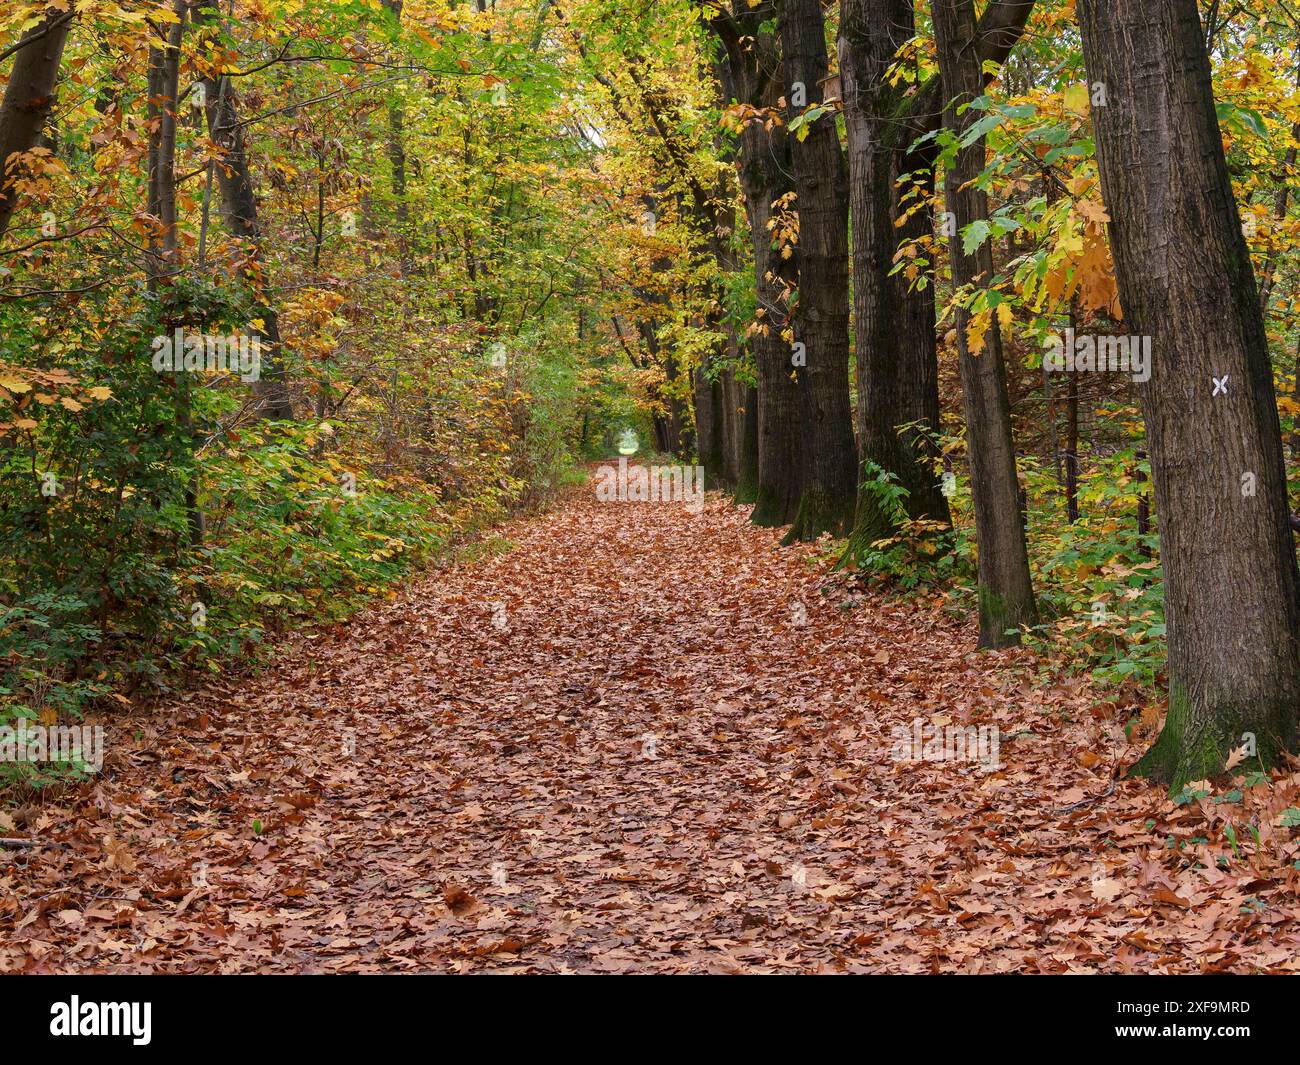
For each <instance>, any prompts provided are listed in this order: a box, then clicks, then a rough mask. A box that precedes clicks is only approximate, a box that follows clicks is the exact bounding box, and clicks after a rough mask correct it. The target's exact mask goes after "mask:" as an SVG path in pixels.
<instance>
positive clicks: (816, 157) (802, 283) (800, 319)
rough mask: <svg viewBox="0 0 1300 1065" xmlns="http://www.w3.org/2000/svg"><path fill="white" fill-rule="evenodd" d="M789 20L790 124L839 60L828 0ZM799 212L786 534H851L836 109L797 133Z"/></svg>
mask: <svg viewBox="0 0 1300 1065" xmlns="http://www.w3.org/2000/svg"><path fill="white" fill-rule="evenodd" d="M782 6H783V10H782V17H781V19H780V30H781V44H782V50H783V52H784V64H783V66H784V70H785V87H786V92H785V96H786V114H787V117H788V122H789V123H793V122H794V121H795V119H796V118H798V117H799V116H800V115H802V114H804V112H805V111H806V110H807V109H808V108H811V107H815V106H818V105H820V104H821V102H822V86H821V84H820V82H821V80H822V79H823V78H825V77H826V73H827V70H828V69H829V63H828V61H827V56H826V27H825V24H824V23H823V21H822V10H821V2H820V0H783V5H782ZM789 145H790V157H791V161H792V163H793V170H794V187H795V197H796V200H795V204H796V207H797V209H798V212H799V256H798V263H799V289H798V291H799V297H798V302H797V303H796V305H795V309H794V336H795V340H796V341H797V342H798V343H800V344H802V345H803V347H802V349H800V360H799V363H797V364H796V373H797V377H798V384H799V392H800V402H801V404H802V413H803V458H804V479H803V494H802V496H801V498H800V500H799V511H798V513H797V514H796V515H795V519H794V524H793V525H792V526H791V528H790V531H789V533H788V534H787V535H786V539H785V542H787V543H791V542H794V541H797V540H815V539H817V538H818V537H819V536H821V535H822V534H823V533H831V534H832V535H834V536H844V535H846V534H847V533H848V531H849V529H850V528H851V527H852V525H853V508H854V503H855V501H856V498H857V472H858V470H857V467H858V456H857V445H856V443H855V442H854V439H853V412H852V410H851V409H850V407H849V200H848V171H847V169H846V168H845V164H844V153H843V151H842V150H841V148H840V137H839V132H838V131H837V130H836V123H835V111H834V110H833V109H832V110H831V111H829V112H828V113H826V114H823V115H821V116H820V117H819V118H817V119H816V120H815V121H813V122H811V123H808V124H807V125H806V126H804V127H803V128H801V129H800V130H799V131H798V134H797V135H796V136H793V137H792V138H791V139H790V141H789Z"/></svg>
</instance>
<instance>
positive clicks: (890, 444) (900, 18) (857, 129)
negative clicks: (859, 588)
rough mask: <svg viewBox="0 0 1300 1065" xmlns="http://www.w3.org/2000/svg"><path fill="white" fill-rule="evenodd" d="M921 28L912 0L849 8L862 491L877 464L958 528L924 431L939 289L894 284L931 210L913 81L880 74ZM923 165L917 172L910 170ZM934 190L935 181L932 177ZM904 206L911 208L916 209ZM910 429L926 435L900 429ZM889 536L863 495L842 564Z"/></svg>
mask: <svg viewBox="0 0 1300 1065" xmlns="http://www.w3.org/2000/svg"><path fill="white" fill-rule="evenodd" d="M915 32H916V26H915V19H914V16H913V11H912V0H843V2H842V4H841V17H840V31H839V56H840V78H841V84H842V91H843V96H844V124H845V131H846V133H847V136H848V169H849V189H850V202H851V206H852V220H853V322H854V336H855V339H856V355H857V389H858V409H857V419H858V448H859V452H860V454H861V457H862V463H863V466H862V471H861V475H860V478H859V483H860V484H862V485H865V484H866V483H867V481H868V479H869V478H870V476H871V474H872V467H879V468H880V469H882V470H884V471H886V472H888V473H891V474H893V475H894V476H895V477H896V478H897V479H898V482H899V483H900V484H901V485H902V486H903V487H904V488H905V489H907V492H908V497H907V504H906V505H907V513H908V516H909V517H911V518H916V519H920V518H928V519H930V520H933V521H938V522H942V523H944V524H945V525H946V524H948V523H949V522H950V520H951V518H950V514H949V510H948V501H947V499H946V498H945V497H944V495H943V493H942V491H940V487H939V486H940V478H939V474H938V472H937V471H936V469H935V468H934V459H935V458H936V457H937V456H936V449H935V447H934V446H933V444H932V443H931V442H930V440H929V438H928V435H927V434H933V433H937V432H938V431H939V369H938V353H937V349H936V345H935V304H934V286H933V283H931V282H930V281H929V280H928V279H927V280H926V283H925V284H924V286H919V285H913V284H912V283H910V282H909V281H908V279H907V278H905V277H904V276H903V275H902V274H901V273H900V274H896V275H893V276H891V273H892V271H893V268H894V255H895V252H896V251H897V249H898V246H899V244H900V243H901V242H902V241H905V240H912V239H915V238H916V237H917V236H920V235H923V234H928V233H931V232H932V231H933V214H932V212H931V211H930V209H929V208H928V207H925V208H922V209H920V210H917V211H915V213H913V214H912V215H911V216H910V217H909V218H908V219H907V221H906V222H905V223H904V224H903V226H902V227H900V226H899V225H898V224H897V223H898V221H899V219H900V218H901V217H902V215H903V213H904V205H903V204H901V203H900V199H899V190H898V188H897V182H898V179H899V177H900V175H902V174H905V173H910V172H912V171H913V170H917V169H919V170H921V171H922V172H926V171H929V170H930V164H929V162H928V161H927V160H924V159H922V160H914V159H913V158H912V156H911V154H910V152H909V147H910V145H911V142H912V140H913V139H914V138H913V131H912V128H911V123H910V121H908V122H906V123H900V121H899V119H900V117H904V118H906V116H907V115H908V114H909V111H908V97H907V96H906V95H905V93H906V92H907V90H908V85H907V84H906V83H900V84H899V85H897V86H895V85H890V84H889V83H888V82H887V81H886V80H885V73H886V71H887V70H888V69H889V67H890V65H891V64H892V63H893V61H894V57H895V54H896V53H897V51H898V49H899V48H900V47H901V46H902V45H903V44H904V43H906V42H907V41H908V40H910V39H911V38H912V37H913V36H914V35H915ZM914 163H917V164H919V165H913V164H914ZM927 180H928V183H929V184H930V185H931V186H932V184H933V175H932V174H930V176H929V177H928V179H927ZM909 206H915V204H910V205H909ZM909 424H915V425H918V426H919V427H920V429H921V430H923V431H920V432H918V431H916V430H911V431H905V432H903V433H900V431H899V426H902V425H909ZM893 531H894V516H893V515H892V514H890V513H889V512H888V511H887V510H886V509H884V508H883V507H882V506H881V503H880V500H879V499H878V498H877V496H876V495H875V494H874V493H873V492H872V491H870V490H869V489H867V488H863V489H861V490H860V492H859V494H858V500H857V508H856V516H855V521H854V529H853V534H852V536H851V537H850V540H849V546H848V550H847V552H846V553H845V557H844V562H845V563H846V564H853V563H856V562H857V561H858V560H859V559H860V558H861V556H862V555H863V554H864V553H865V552H866V551H867V550H868V549H869V548H870V546H871V544H872V542H874V541H876V540H879V539H882V538H884V537H886V536H889V535H890V534H891V533H892V532H893Z"/></svg>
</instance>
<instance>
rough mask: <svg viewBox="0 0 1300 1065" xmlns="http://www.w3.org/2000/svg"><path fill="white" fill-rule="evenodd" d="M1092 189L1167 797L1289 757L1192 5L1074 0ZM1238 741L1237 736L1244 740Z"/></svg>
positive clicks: (1260, 436)
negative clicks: (1147, 575) (1244, 761)
mask: <svg viewBox="0 0 1300 1065" xmlns="http://www.w3.org/2000/svg"><path fill="white" fill-rule="evenodd" d="M1079 22H1080V26H1081V29H1082V32H1083V46H1084V58H1085V61H1086V63H1087V68H1088V77H1089V80H1090V81H1091V82H1101V83H1103V84H1104V85H1105V86H1106V95H1107V103H1106V105H1105V106H1099V107H1096V108H1095V109H1094V111H1093V124H1094V127H1095V132H1096V140H1097V157H1098V163H1099V166H1100V170H1101V179H1102V192H1103V195H1104V198H1105V201H1106V207H1107V210H1108V212H1109V214H1110V216H1111V219H1112V221H1111V227H1110V228H1111V243H1112V248H1113V251H1114V256H1115V269H1116V275H1117V277H1118V280H1119V291H1120V302H1121V304H1122V306H1123V308H1124V316H1125V319H1126V321H1127V322H1128V332H1130V333H1132V334H1136V335H1140V336H1149V337H1151V338H1152V349H1153V350H1152V359H1151V362H1152V367H1151V376H1150V380H1149V381H1147V382H1146V383H1144V384H1139V385H1138V392H1139V396H1140V399H1141V403H1142V410H1143V414H1144V417H1145V420H1146V427H1147V433H1148V436H1149V440H1150V445H1149V446H1150V452H1151V473H1152V481H1153V483H1154V490H1155V506H1156V512H1157V513H1158V514H1159V518H1160V542H1161V555H1162V557H1163V561H1164V569H1165V616H1166V622H1167V624H1168V632H1169V688H1170V691H1169V713H1168V716H1167V717H1166V719H1165V727H1164V730H1163V731H1162V732H1161V734H1160V737H1159V739H1158V740H1157V741H1156V743H1155V745H1154V746H1153V747H1152V748H1151V750H1150V751H1149V752H1148V753H1147V754H1146V756H1145V757H1144V758H1143V759H1142V760H1141V761H1140V762H1139V763H1138V765H1137V767H1136V771H1137V772H1138V773H1143V774H1147V775H1150V776H1152V777H1154V778H1156V779H1158V780H1160V781H1163V782H1167V783H1169V784H1171V785H1172V786H1174V787H1180V786H1181V785H1182V784H1184V783H1186V782H1187V781H1189V780H1199V779H1201V778H1204V777H1207V776H1209V775H1211V774H1213V773H1216V772H1218V771H1220V770H1221V769H1223V767H1224V763H1225V760H1226V759H1227V757H1228V754H1229V752H1231V751H1232V750H1233V749H1235V748H1238V747H1240V746H1242V745H1243V743H1245V744H1247V745H1248V746H1249V738H1248V737H1249V736H1253V738H1254V744H1255V746H1256V748H1257V750H1258V753H1259V755H1260V757H1261V758H1262V760H1263V762H1264V763H1265V764H1270V763H1272V762H1275V761H1276V760H1277V756H1278V754H1279V753H1280V752H1281V751H1283V750H1287V749H1291V748H1292V747H1293V745H1294V742H1295V739H1296V712H1297V707H1298V706H1300V648H1298V645H1297V635H1298V634H1300V577H1298V576H1297V571H1296V559H1295V546H1294V544H1293V542H1292V538H1291V533H1290V531H1289V528H1288V506H1287V494H1286V478H1285V474H1284V470H1283V460H1282V443H1281V434H1280V428H1279V422H1278V414H1277V404H1276V399H1275V396H1274V391H1273V374H1272V369H1271V367H1270V363H1269V353H1268V345H1267V340H1266V337H1265V332H1264V323H1263V319H1262V316H1261V314H1260V308H1259V302H1258V293H1257V290H1256V286H1255V278H1254V272H1253V270H1252V269H1251V263H1250V255H1249V252H1248V249H1247V246H1246V241H1245V238H1244V237H1243V235H1242V232H1241V220H1240V216H1239V215H1238V212H1237V206H1236V203H1235V201H1234V199H1233V194H1232V185H1231V183H1230V181H1229V177H1228V170H1227V165H1226V162H1225V159H1224V153H1223V140H1222V137H1221V134H1220V131H1219V124H1218V118H1217V116H1216V113H1215V104H1214V97H1213V90H1212V86H1211V80H1210V63H1209V57H1208V55H1207V53H1206V49H1205V37H1204V35H1203V33H1202V29H1201V23H1200V18H1199V15H1198V13H1197V6H1196V0H1079ZM1243 737H1247V738H1243Z"/></svg>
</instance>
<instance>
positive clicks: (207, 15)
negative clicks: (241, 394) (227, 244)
mask: <svg viewBox="0 0 1300 1065" xmlns="http://www.w3.org/2000/svg"><path fill="white" fill-rule="evenodd" d="M216 14H217V4H216V0H198V2H197V4H196V5H195V6H194V8H193V9H192V17H193V19H194V24H195V26H200V25H203V24H205V23H207V22H210V21H211V20H213V19H214V18H215V17H216ZM202 84H203V92H204V96H203V101H204V113H205V115H206V116H207V122H208V134H209V135H210V136H211V137H212V140H213V141H214V142H215V143H216V144H218V145H220V147H221V149H222V154H221V157H220V159H218V161H217V185H218V187H219V189H220V191H221V218H222V221H224V222H225V224H226V228H227V229H228V230H230V232H231V234H232V235H233V236H235V237H237V238H239V239H240V240H243V241H246V242H247V243H248V245H249V248H250V252H251V255H252V257H253V258H254V259H256V260H258V261H260V260H261V259H262V230H261V226H260V225H259V224H258V219H257V197H256V195H255V193H254V192H253V177H252V173H251V172H250V170H249V166H248V149H247V143H246V140H245V134H244V127H243V126H242V125H241V124H240V122H239V113H238V111H237V110H236V108H235V101H234V98H233V92H234V88H233V86H232V85H231V82H230V79H229V78H228V77H225V76H221V77H208V78H205V79H204V80H203V83H202ZM264 283H265V280H264V279H256V280H255V284H258V285H262V284H264ZM257 313H258V317H259V318H261V320H262V323H263V328H262V329H261V330H260V331H259V332H258V334H257V335H258V336H259V338H260V339H261V340H262V342H263V344H264V345H265V349H266V350H265V353H264V354H263V357H262V371H261V375H260V379H259V380H258V381H257V382H255V383H254V385H253V391H254V393H255V394H256V395H257V396H258V398H259V399H260V400H261V403H262V414H263V416H265V417H267V418H275V419H289V418H292V417H293V401H292V399H291V398H290V396H289V386H288V375H287V373H286V371H285V367H284V356H283V351H282V346H281V342H280V322H279V318H278V316H277V315H276V311H275V308H274V307H272V306H271V305H270V304H269V302H263V304H262V305H261V306H260V307H259V308H258V312H257Z"/></svg>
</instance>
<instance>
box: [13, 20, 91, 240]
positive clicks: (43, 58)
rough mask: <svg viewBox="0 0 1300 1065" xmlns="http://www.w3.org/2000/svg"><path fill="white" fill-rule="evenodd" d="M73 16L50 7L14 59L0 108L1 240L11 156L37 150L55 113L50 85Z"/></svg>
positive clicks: (15, 164) (14, 205) (59, 60)
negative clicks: (53, 111) (35, 148)
mask: <svg viewBox="0 0 1300 1065" xmlns="http://www.w3.org/2000/svg"><path fill="white" fill-rule="evenodd" d="M74 17H75V12H73V11H62V10H59V9H58V8H54V7H51V8H48V9H47V10H46V13H45V18H44V20H42V21H41V22H40V23H38V24H37V25H36V26H33V27H32V29H30V30H29V31H28V32H27V33H25V34H24V35H23V38H22V40H21V41H20V42H19V43H20V47H19V49H18V52H17V54H16V55H15V56H14V67H13V71H12V72H11V73H10V75H9V84H8V85H7V86H6V87H5V97H4V102H3V103H2V104H0V239H3V237H4V235H5V231H6V230H8V228H9V220H10V219H11V218H12V217H13V213H14V208H15V207H16V206H17V203H18V194H17V192H16V191H15V190H14V187H13V182H14V179H15V178H16V177H17V176H18V173H19V171H18V166H17V164H18V160H17V159H16V158H14V157H15V156H21V155H22V154H23V153H24V152H29V151H31V150H32V148H34V147H35V146H36V142H37V140H38V138H39V137H40V135H41V131H42V130H43V129H44V128H45V123H46V121H47V120H48V119H49V117H50V112H51V111H52V110H53V109H54V83H55V81H56V80H57V79H58V76H59V64H60V62H61V61H62V59H63V46H64V44H66V43H67V40H68V30H69V28H70V27H71V26H72V20H73V18H74Z"/></svg>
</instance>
